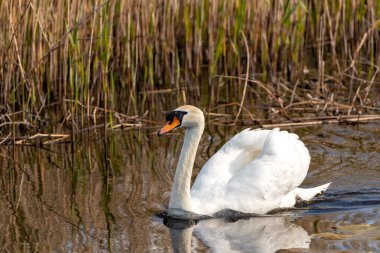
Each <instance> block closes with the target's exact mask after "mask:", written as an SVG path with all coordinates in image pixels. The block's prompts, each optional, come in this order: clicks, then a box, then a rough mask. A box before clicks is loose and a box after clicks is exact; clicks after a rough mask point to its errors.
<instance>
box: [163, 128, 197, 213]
mask: <svg viewBox="0 0 380 253" xmlns="http://www.w3.org/2000/svg"><path fill="white" fill-rule="evenodd" d="M203 129H204V123H203V122H202V124H200V125H198V126H196V127H192V128H188V129H186V132H185V140H184V142H183V146H182V150H181V155H180V156H179V161H178V165H177V169H176V172H175V177H174V181H173V186H172V192H171V195H170V202H169V208H177V209H182V210H186V211H192V207H191V196H190V184H191V174H192V171H193V165H194V160H195V155H196V154H197V149H198V144H199V141H200V139H201V137H202V133H203Z"/></svg>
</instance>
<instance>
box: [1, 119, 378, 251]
mask: <svg viewBox="0 0 380 253" xmlns="http://www.w3.org/2000/svg"><path fill="white" fill-rule="evenodd" d="M242 129H243V128H237V127H209V129H207V130H206V132H205V133H204V135H203V138H202V141H201V145H200V149H199V155H198V156H197V160H196V162H195V169H194V173H193V174H194V175H196V174H197V173H198V171H199V169H200V168H201V167H202V165H203V164H204V163H205V161H206V160H207V159H208V158H209V157H210V156H211V155H212V154H214V153H215V151H216V150H217V149H218V148H220V147H221V145H223V143H224V142H225V141H226V140H228V139H229V138H230V137H231V136H233V135H234V134H236V133H237V132H239V131H241V130H242ZM156 130H157V129H156V128H152V129H145V130H138V129H136V130H124V131H120V130H119V131H112V132H111V131H109V132H107V134H106V135H104V134H102V133H97V132H91V133H83V134H82V135H78V136H76V137H75V140H74V143H66V144H60V145H43V146H41V145H36V146H15V147H13V146H1V147H0V161H1V167H2V169H1V170H0V190H1V193H0V211H1V214H2V215H1V216H0V226H1V228H2V233H1V234H0V250H1V251H4V252H275V251H277V252H328V251H330V252H380V156H379V153H380V144H379V142H380V125H379V124H377V123H371V124H362V125H359V126H349V125H324V126H319V127H309V128H302V129H290V130H289V131H292V132H295V133H297V134H299V135H300V137H301V139H302V140H303V141H304V142H305V143H306V145H307V146H308V148H309V150H310V153H311V156H312V162H311V167H310V169H309V173H308V176H307V178H306V180H305V181H304V183H303V186H304V187H309V186H317V185H320V184H323V183H326V182H330V181H332V182H333V183H332V185H331V188H330V189H329V190H328V192H327V193H326V194H325V195H323V196H320V197H318V198H317V199H316V201H314V202H313V203H311V204H309V205H305V206H302V207H297V208H295V209H294V210H289V211H286V212H282V213H279V214H275V215H273V216H270V217H254V218H246V219H240V220H236V219H234V220H233V219H210V220H203V221H199V222H198V223H196V224H195V223H191V224H180V223H176V222H173V221H170V220H169V221H168V220H165V222H164V220H163V219H162V218H159V217H157V216H156V215H155V214H156V213H157V212H160V211H163V210H165V207H166V205H167V203H168V196H169V195H168V192H169V191H170V186H171V181H172V177H173V175H174V169H175V166H176V163H177V157H178V155H179V151H180V148H181V145H182V138H183V132H181V131H177V132H176V133H174V134H171V135H166V136H163V137H160V138H158V137H157V134H156ZM164 223H165V224H164Z"/></svg>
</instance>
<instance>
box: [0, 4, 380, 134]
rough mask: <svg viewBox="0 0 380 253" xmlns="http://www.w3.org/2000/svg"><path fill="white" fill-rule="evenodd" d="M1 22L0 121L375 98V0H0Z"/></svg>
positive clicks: (270, 108) (77, 120)
mask: <svg viewBox="0 0 380 253" xmlns="http://www.w3.org/2000/svg"><path fill="white" fill-rule="evenodd" d="M0 21H1V22H0V30H1V31H2V32H1V35H0V54H1V57H0V66H1V69H0V84H1V87H0V92H1V95H0V101H1V102H0V103H1V104H0V106H1V108H0V110H1V114H2V115H1V118H0V123H4V122H19V123H20V124H19V125H23V126H25V127H27V128H30V127H31V126H33V128H37V129H38V128H41V127H45V126H44V125H46V124H48V125H53V126H54V127H53V128H55V127H58V126H62V125H63V122H72V124H73V125H75V127H76V128H77V129H81V128H83V126H85V125H87V124H89V123H92V124H94V125H96V123H98V122H99V121H103V122H107V124H110V125H111V127H112V125H113V124H114V121H115V120H118V118H117V114H116V113H115V112H119V113H121V114H122V115H126V116H128V117H129V116H135V115H139V116H140V117H139V118H141V116H142V115H144V114H145V113H147V112H148V114H147V115H146V118H147V119H154V118H155V117H156V116H155V115H156V112H161V111H162V110H163V109H168V108H172V107H175V106H176V105H178V104H183V103H193V104H196V105H198V106H201V107H203V108H206V110H208V111H210V112H213V113H227V114H233V115H235V116H239V114H240V112H243V113H242V115H243V118H244V115H247V114H244V112H245V111H248V112H250V113H252V114H254V113H255V109H254V108H256V107H257V106H261V107H263V108H264V109H265V110H266V111H267V112H268V113H269V114H273V112H275V113H274V114H275V115H279V116H280V117H285V118H286V117H290V115H291V114H292V113H293V111H296V110H293V109H296V108H302V107H297V106H296V105H297V103H298V105H300V104H299V103H303V102H305V103H304V104H303V105H308V107H307V108H309V109H310V108H311V109H312V110H314V111H321V110H322V109H324V110H325V112H328V111H329V110H330V111H331V113H337V114H339V113H345V114H352V113H356V112H357V111H359V110H361V111H365V110H369V109H371V108H372V109H373V108H374V109H375V110H378V108H379V93H380V92H379V86H380V85H379V78H378V73H379V67H380V43H379V41H380V38H379V37H380V33H379V27H380V4H379V3H378V1H375V0H368V1H361V0H338V1H319V0H309V1H306V0H303V1H302V0H282V1H281V0H280V1H275V0H271V1H239V0H236V1H208V0H196V1H186V0H183V1H180V0H179V1H176V0H170V1H164V0H158V1H153V0H147V1H132V0H119V1H116V0H113V1H111V0H94V1H78V0H72V1H66V0H62V1H47V0H32V1H0ZM244 37H246V40H247V41H246V42H245V40H244ZM246 46H247V47H248V49H246ZM247 60H249V63H248V62H247ZM247 73H248V74H247ZM231 77H233V78H231ZM319 100H322V101H324V104H327V103H329V105H328V106H327V107H326V108H320V107H318V108H317V107H316V106H315V104H313V103H312V101H319ZM339 103H340V104H344V105H347V106H348V108H345V109H344V110H343V109H342V107H339V109H338V110H336V108H338V107H336V104H339ZM229 104H232V105H233V106H228V105H229ZM221 105H222V106H221ZM330 105H331V106H330ZM334 106H335V107H334ZM242 107H244V108H243V109H242ZM213 108H214V110H211V109H213ZM292 110H293V111H292ZM334 110H335V111H334ZM269 116H270V115H269ZM274 117H275V116H274ZM239 118H241V117H239ZM236 119H238V117H236ZM118 121H119V120H118ZM132 121H133V120H132ZM125 122H128V120H127V118H125V120H124V121H121V122H120V121H119V122H117V123H118V124H119V123H125ZM133 123H135V121H133ZM16 130H17V129H16ZM16 130H15V129H14V131H16ZM3 134H4V133H3Z"/></svg>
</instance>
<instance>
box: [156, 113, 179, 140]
mask: <svg viewBox="0 0 380 253" xmlns="http://www.w3.org/2000/svg"><path fill="white" fill-rule="evenodd" d="M180 125H181V122H180V121H179V119H177V117H174V118H173V121H168V122H166V124H165V126H164V127H163V128H161V130H160V131H159V132H158V136H161V135H163V134H164V133H167V132H169V131H171V130H173V129H174V128H176V127H178V126H180Z"/></svg>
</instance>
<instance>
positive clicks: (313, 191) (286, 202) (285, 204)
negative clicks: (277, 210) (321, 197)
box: [280, 182, 331, 208]
mask: <svg viewBox="0 0 380 253" xmlns="http://www.w3.org/2000/svg"><path fill="white" fill-rule="evenodd" d="M330 184H331V182H330V183H327V184H324V185H320V186H317V187H314V188H309V189H302V188H296V189H294V190H292V191H291V192H289V193H288V194H286V195H285V196H284V197H283V198H282V200H281V204H280V207H281V208H289V207H293V206H294V205H295V203H296V200H297V199H300V200H301V201H308V200H310V199H312V198H313V197H314V196H315V195H317V194H320V193H323V192H324V191H326V190H327V188H329V186H330Z"/></svg>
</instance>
